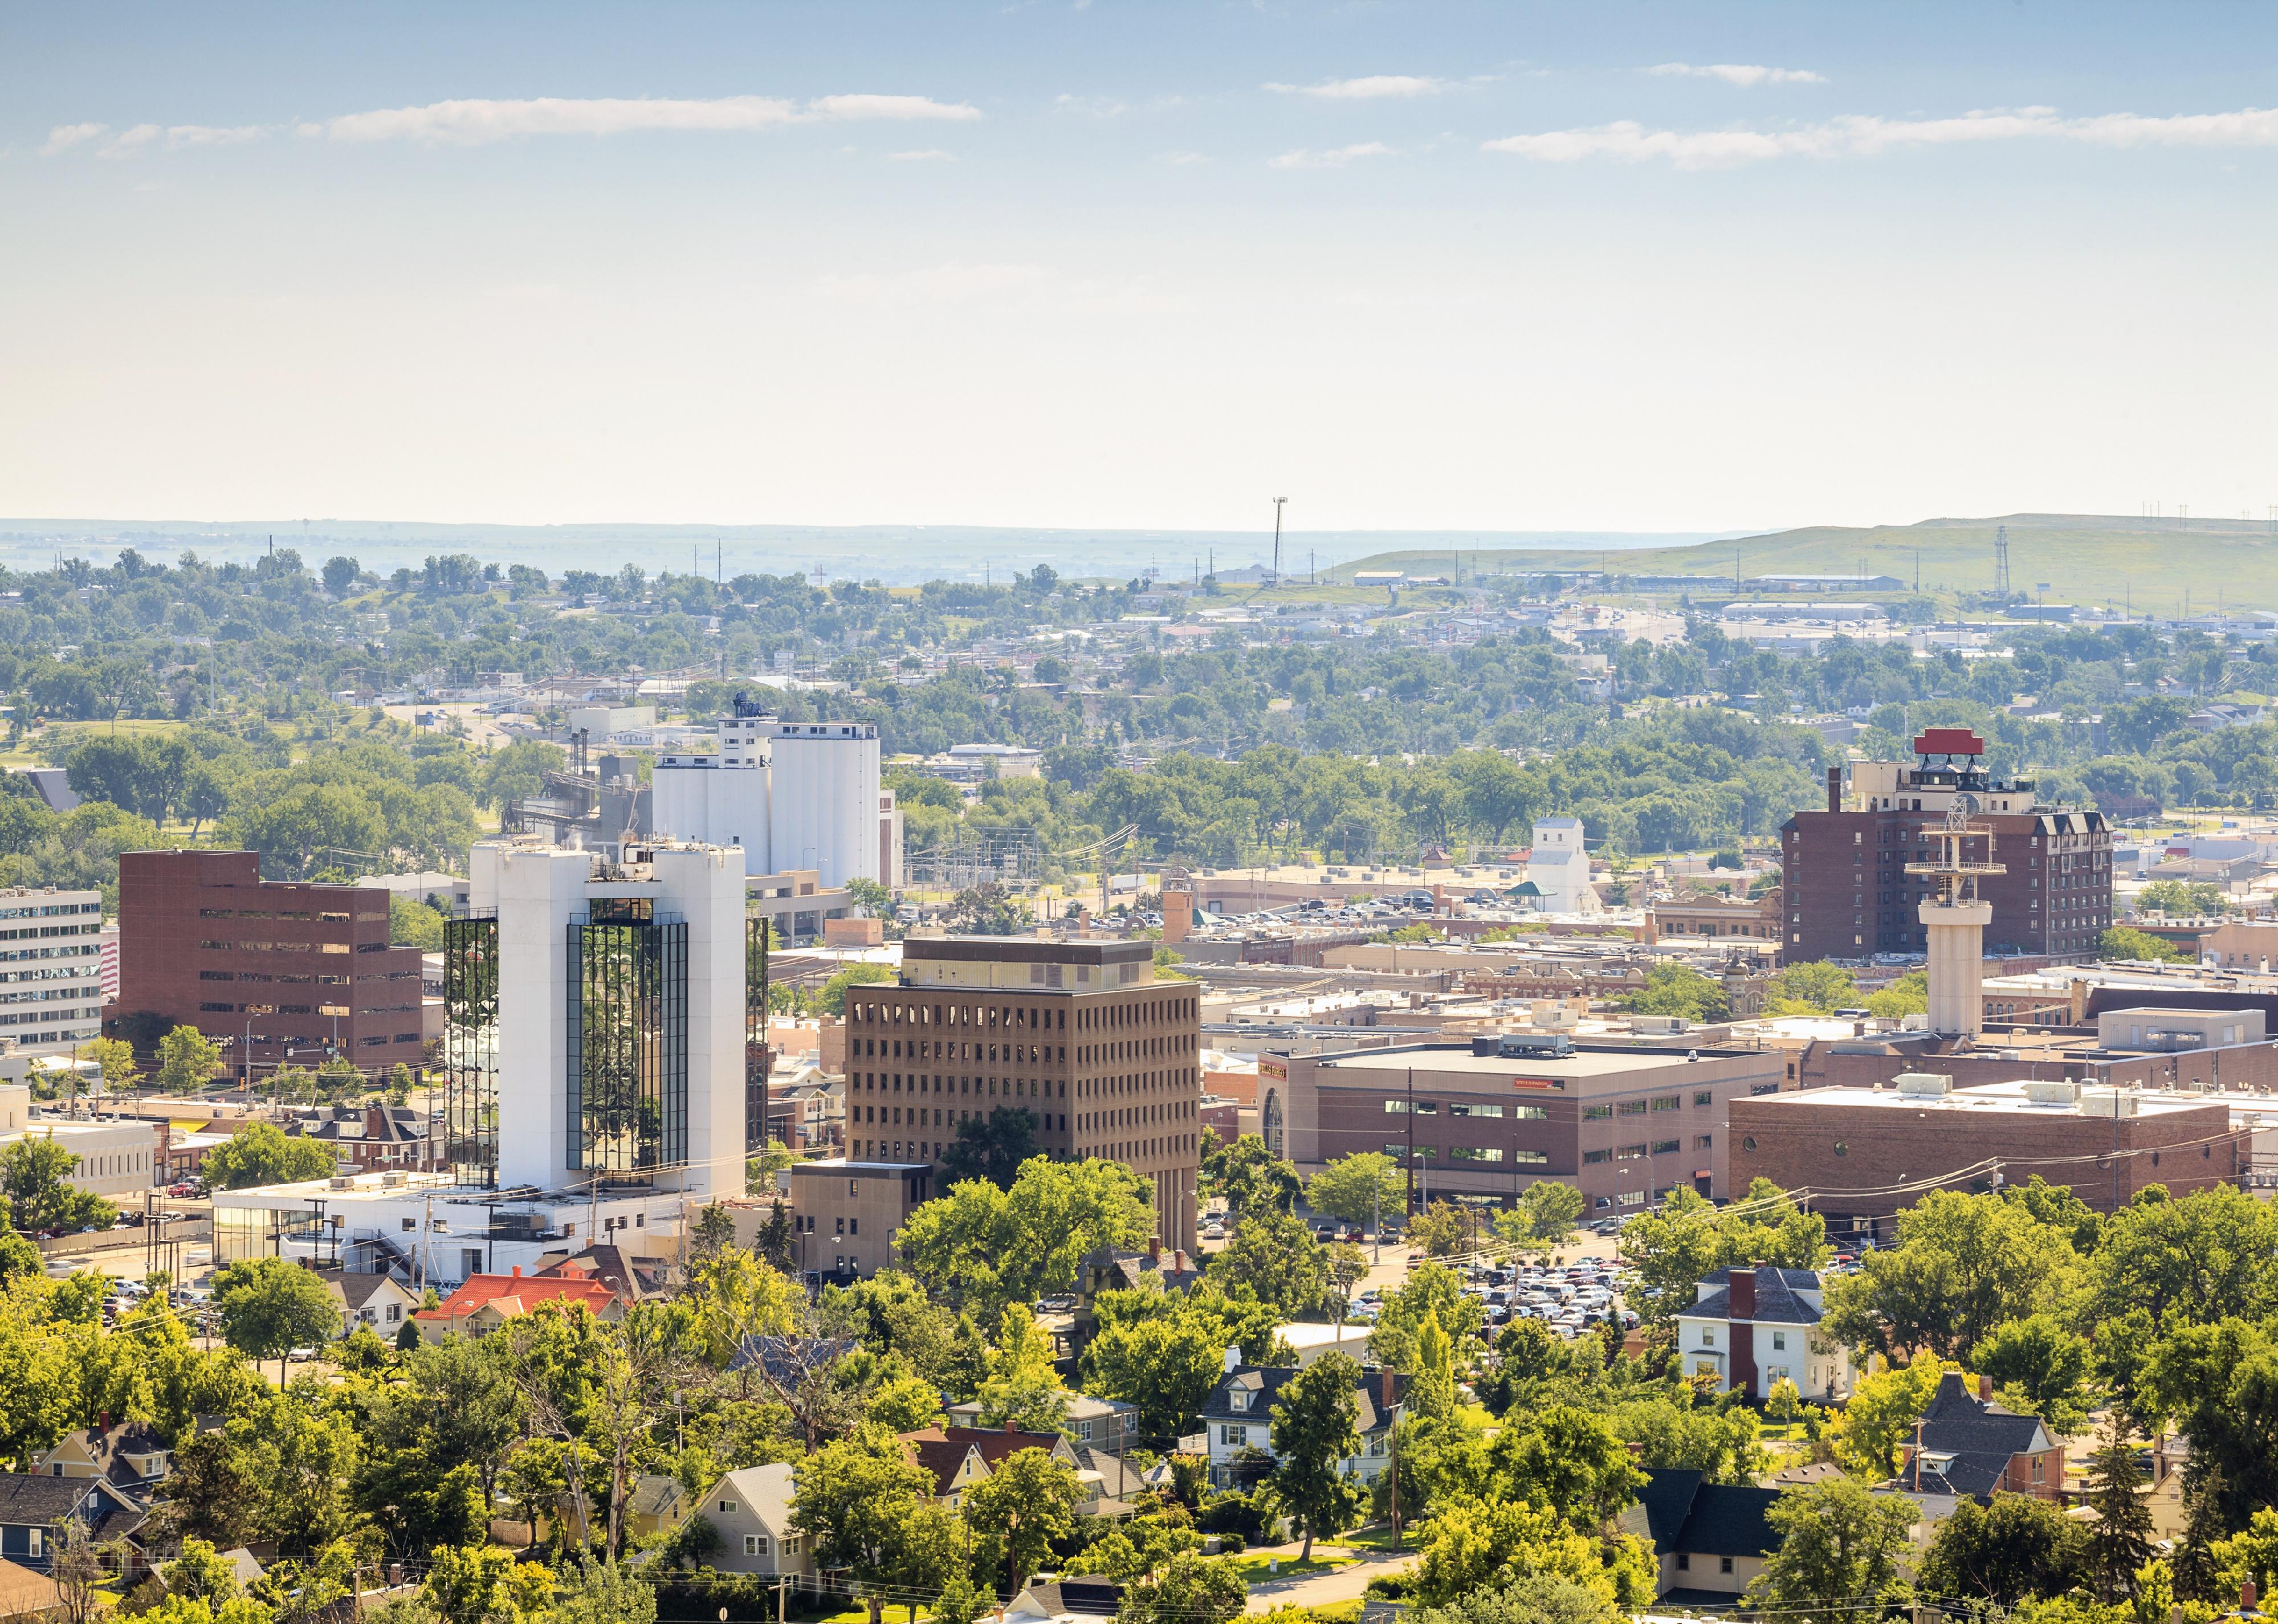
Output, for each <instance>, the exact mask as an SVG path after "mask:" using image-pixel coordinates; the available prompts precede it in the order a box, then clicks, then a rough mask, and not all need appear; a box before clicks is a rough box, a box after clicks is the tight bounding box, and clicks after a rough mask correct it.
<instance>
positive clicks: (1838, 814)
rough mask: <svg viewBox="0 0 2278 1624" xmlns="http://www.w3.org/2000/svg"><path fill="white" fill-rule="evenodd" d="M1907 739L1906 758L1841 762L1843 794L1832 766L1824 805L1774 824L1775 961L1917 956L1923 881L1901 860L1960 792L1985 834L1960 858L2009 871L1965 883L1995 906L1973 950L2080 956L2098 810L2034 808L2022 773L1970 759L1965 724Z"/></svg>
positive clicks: (2094, 882)
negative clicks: (1912, 754) (2014, 777)
mask: <svg viewBox="0 0 2278 1624" xmlns="http://www.w3.org/2000/svg"><path fill="white" fill-rule="evenodd" d="M1914 743H1915V751H1917V752H1918V754H1917V757H1916V761H1915V765H1914V766H1907V765H1905V764H1904V763H1901V762H1896V761H1856V762H1853V763H1852V764H1851V768H1850V775H1851V782H1850V788H1849V790H1848V792H1847V793H1846V790H1845V788H1844V783H1843V769H1842V768H1840V767H1830V768H1829V769H1828V770H1827V805H1826V807H1825V809H1824V810H1823V811H1818V812H1797V813H1796V814H1795V815H1794V816H1793V817H1791V818H1790V819H1789V820H1787V822H1786V824H1785V826H1784V827H1782V829H1781V831H1780V850H1781V862H1782V873H1781V888H1782V890H1783V892H1784V903H1785V909H1786V913H1787V921H1786V926H1787V929H1786V938H1785V942H1783V944H1782V950H1783V957H1785V959H1786V961H1787V962H1788V963H1790V964H1794V963H1799V962H1808V961H1810V960H1814V959H1822V958H1833V959H1861V958H1867V957H1870V956H1872V955H1874V954H1877V953H1905V954H1919V953H1922V952H1924V951H1925V950H1926V949H1927V948H1928V946H1929V937H1928V935H1927V934H1926V932H1925V931H1924V929H1923V925H1922V922H1921V918H1920V915H1919V912H1918V909H1917V904H1919V903H1922V902H1923V901H1925V900H1927V899H1928V898H1929V896H1930V894H1931V892H1932V890H1933V889H1934V886H1933V885H1932V884H1931V883H1930V882H1929V881H1926V880H1925V879H1923V878H1922V877H1919V876H1909V875H1908V874H1907V872H1906V868H1907V864H1909V863H1927V862H1928V861H1930V855H1931V850H1932V841H1931V839H1930V836H1931V834H1932V833H1933V832H1934V831H1936V830H1938V829H1939V828H1942V827H1944V825H1945V816H1946V812H1947V811H1948V810H1949V809H1950V808H1951V807H1953V804H1954V803H1955V801H1956V800H1957V798H1958V797H1961V796H1963V795H1965V794H1966V795H1968V796H1970V797H1973V798H1974V800H1975V802H1976V810H1975V811H1974V812H1972V813H1971V817H1970V822H1971V824H1972V826H1973V827H1982V828H1984V829H1986V830H1987V831H1988V832H1989V833H1988V835H1986V836H1985V837H1983V838H1978V837H1973V838H1969V839H1966V840H1964V841H1963V842H1961V846H1962V852H1961V856H1962V858H1963V860H1965V861H1967V862H1970V863H1999V864H2001V865H2005V866H2006V868H2007V873H2001V874H1998V875H1987V876H1984V877H1982V878H1981V879H1980V880H1979V881H1978V882H1977V895H1978V896H1979V897H1980V898H1981V899H1982V900H1984V901H1985V902H1988V903H1991V904H1992V905H1993V919H1992V923H1991V924H1990V925H1988V926H1986V927H1985V951H1986V952H1987V953H1988V954H1992V955H2002V954H2040V955H2046V956H2047V957H2052V958H2073V959H2080V958H2087V957H2092V956H2093V955H2094V953H2095V950H2096V943H2097V938H2098V936H2099V935H2100V934H2102V933H2103V932H2104V931H2106V929H2108V928H2110V926H2111V924H2112V831H2111V828H2110V826H2109V825H2107V824H2106V821H2105V819H2104V814H2103V813H2102V812H2093V811H2070V810H2066V809H2062V808H2058V807H2044V806H2041V805H2039V804H2037V801H2036V799H2035V797H2034V793H2033V786H2032V784H2031V783H2030V782H2029V781H2025V780H2019V781H2017V782H2014V783H2000V782H1995V781H1994V779H1993V778H1992V777H1991V774H1988V773H1987V772H1986V771H1985V770H1984V766H1983V765H1982V764H1983V759H1984V749H1985V745H1984V740H1982V739H1980V738H1979V737H1978V736H1976V734H1974V733H1971V732H1969V731H1968V729H1967V728H1930V729H1928V730H1926V731H1925V732H1923V734H1921V735H1920V736H1917V737H1916V738H1915V742H1914ZM1989 846H1990V847H1991V850H1988V848H1989Z"/></svg>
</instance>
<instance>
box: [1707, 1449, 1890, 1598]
mask: <svg viewBox="0 0 2278 1624" xmlns="http://www.w3.org/2000/svg"><path fill="white" fill-rule="evenodd" d="M1918 1515H1919V1513H1917V1512H1916V1511H1915V1504H1914V1502H1913V1501H1912V1500H1909V1499H1907V1498H1905V1497H1904V1496H1902V1495H1888V1496H1884V1495H1873V1494H1869V1493H1868V1492H1867V1491H1866V1490H1865V1489H1863V1488H1861V1486H1860V1485H1859V1484H1857V1483H1854V1482H1852V1481H1851V1480H1850V1479H1849V1478H1845V1477H1838V1478H1831V1479H1830V1480H1829V1481H1827V1482H1825V1483H1811V1484H1808V1485H1807V1486H1805V1487H1803V1488H1801V1489H1792V1490H1790V1491H1788V1492H1787V1493H1785V1494H1784V1495H1782V1496H1781V1497H1780V1498H1778V1499H1777V1500H1775V1501H1773V1502H1772V1505H1771V1507H1770V1510H1768V1511H1767V1512H1766V1513H1764V1519H1765V1521H1768V1522H1770V1524H1771V1527H1772V1531H1773V1532H1774V1533H1776V1534H1777V1535H1778V1536H1780V1544H1779V1549H1778V1550H1777V1551H1775V1552H1772V1554H1771V1555H1770V1557H1769V1558H1767V1559H1765V1562H1764V1567H1763V1571H1762V1573H1761V1574H1758V1575H1757V1577H1756V1579H1755V1580H1754V1582H1753V1583H1751V1584H1750V1585H1749V1586H1748V1590H1747V1605H1749V1606H1750V1607H1764V1608H1777V1609H1779V1610H1781V1611H1784V1612H1799V1613H1800V1612H1802V1611H1805V1610H1810V1611H1814V1612H1816V1613H1819V1614H1820V1615H1821V1616H1823V1617H1825V1616H1838V1617H1839V1616H1841V1615H1843V1614H1846V1613H1850V1612H1852V1611H1853V1610H1854V1609H1856V1608H1859V1607H1861V1606H1862V1605H1877V1604H1883V1603H1886V1602H1888V1601H1889V1600H1890V1598H1891V1597H1893V1596H1894V1595H1895V1594H1896V1593H1897V1592H1898V1590H1899V1587H1900V1567H1901V1565H1902V1564H1903V1563H1904V1562H1905V1561H1906V1559H1907V1554H1908V1552H1909V1550H1910V1548H1911V1545H1912V1536H1911V1530H1912V1529H1913V1527H1914V1524H1915V1518H1916V1517H1917V1516H1918Z"/></svg>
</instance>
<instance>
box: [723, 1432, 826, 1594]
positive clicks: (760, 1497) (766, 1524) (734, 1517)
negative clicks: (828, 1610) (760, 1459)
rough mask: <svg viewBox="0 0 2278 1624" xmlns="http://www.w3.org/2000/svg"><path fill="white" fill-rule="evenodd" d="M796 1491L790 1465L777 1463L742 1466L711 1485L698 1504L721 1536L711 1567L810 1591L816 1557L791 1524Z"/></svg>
mask: <svg viewBox="0 0 2278 1624" xmlns="http://www.w3.org/2000/svg"><path fill="white" fill-rule="evenodd" d="M795 1492H796V1491H795V1489H794V1487H793V1485H792V1483H791V1468H790V1467H789V1466H788V1465H785V1464H783V1463H781V1462H778V1463H776V1464H775V1465H772V1466H747V1467H744V1468H741V1469H739V1470H737V1471H733V1472H730V1473H727V1474H726V1475H723V1476H722V1478H721V1479H720V1481H719V1482H718V1483H714V1484H713V1485H712V1487H711V1488H710V1489H709V1490H708V1491H707V1492H706V1493H705V1496H704V1499H703V1502H702V1504H700V1505H699V1506H698V1507H697V1514H698V1515H699V1516H701V1517H702V1518H704V1519H705V1520H706V1521H708V1522H709V1523H711V1525H712V1527H713V1529H714V1530H715V1532H717V1533H718V1535H719V1536H720V1545H719V1548H718V1550H716V1551H715V1552H714V1553H713V1556H712V1566H713V1567H715V1568H717V1569H718V1570H719V1571H720V1572H722V1573H723V1574H765V1575H767V1576H768V1577H769V1578H788V1579H789V1580H790V1581H791V1586H792V1588H793V1589H795V1590H806V1589H812V1588H813V1587H814V1558H813V1557H812V1556H810V1555H809V1554H808V1553H807V1550H806V1536H805V1535H804V1534H803V1533H801V1532H800V1531H799V1529H797V1528H795V1527H793V1526H792V1524H791V1497H792V1495H793V1494H794V1493H795Z"/></svg>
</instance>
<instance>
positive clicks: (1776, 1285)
mask: <svg viewBox="0 0 2278 1624" xmlns="http://www.w3.org/2000/svg"><path fill="white" fill-rule="evenodd" d="M1731 1272H1732V1271H1731V1269H1718V1270H1717V1271H1716V1275H1723V1276H1724V1277H1726V1284H1724V1285H1722V1286H1720V1287H1718V1288H1717V1289H1716V1291H1713V1292H1709V1294H1708V1295H1707V1296H1706V1297H1703V1298H1701V1300H1699V1301H1698V1302H1689V1303H1686V1305H1685V1306H1684V1307H1683V1308H1679V1309H1678V1311H1677V1317H1678V1318H1679V1319H1681V1320H1685V1319H1692V1320H1730V1319H1731V1317H1732V1287H1731V1283H1730V1281H1731ZM1716 1275H1711V1276H1709V1279H1711V1280H1713V1279H1715V1278H1716ZM1795 1283H1800V1284H1802V1285H1803V1286H1804V1288H1805V1289H1806V1290H1811V1289H1813V1288H1815V1287H1816V1286H1817V1285H1818V1284H1819V1277H1818V1276H1817V1275H1816V1274H1814V1273H1812V1272H1811V1270H1809V1269H1758V1270H1756V1306H1755V1309H1754V1312H1753V1313H1751V1314H1750V1315H1748V1316H1747V1318H1746V1319H1744V1320H1742V1321H1741V1322H1740V1323H1742V1324H1744V1325H1816V1324H1818V1323H1819V1310H1818V1309H1816V1308H1813V1307H1812V1306H1811V1305H1810V1304H1809V1303H1808V1302H1806V1301H1805V1300H1803V1299H1802V1298H1800V1297H1799V1296H1797V1295H1796V1292H1795Z"/></svg>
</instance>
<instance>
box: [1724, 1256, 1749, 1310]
mask: <svg viewBox="0 0 2278 1624" xmlns="http://www.w3.org/2000/svg"><path fill="white" fill-rule="evenodd" d="M1725 1278H1726V1280H1727V1282H1728V1293H1727V1294H1728V1295H1729V1296H1730V1298H1731V1317H1732V1318H1733V1319H1736V1320H1753V1319H1754V1318H1755V1317H1756V1265H1755V1264H1754V1263H1750V1264H1749V1265H1748V1266H1747V1268H1746V1269H1743V1268H1741V1267H1740V1266H1739V1264H1737V1263H1736V1264H1734V1265H1733V1266H1732V1268H1731V1269H1729V1270H1728V1271H1727V1272H1726V1276H1725Z"/></svg>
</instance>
